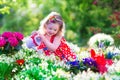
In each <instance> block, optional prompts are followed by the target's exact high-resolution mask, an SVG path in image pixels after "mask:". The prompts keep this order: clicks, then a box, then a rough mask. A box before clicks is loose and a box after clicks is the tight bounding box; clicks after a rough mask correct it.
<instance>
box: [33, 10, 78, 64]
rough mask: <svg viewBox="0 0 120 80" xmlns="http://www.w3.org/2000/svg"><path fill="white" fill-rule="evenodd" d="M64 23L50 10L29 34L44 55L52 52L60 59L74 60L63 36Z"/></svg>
mask: <svg viewBox="0 0 120 80" xmlns="http://www.w3.org/2000/svg"><path fill="white" fill-rule="evenodd" d="M64 31H65V24H64V21H63V19H62V17H61V16H60V14H58V13H56V12H51V13H50V14H49V15H48V16H47V17H46V18H45V19H43V20H42V22H41V25H40V28H39V30H38V31H37V32H34V33H33V34H32V35H31V39H32V41H33V43H34V46H36V48H37V50H38V51H39V50H41V49H42V50H43V51H44V53H45V55H47V56H49V55H50V54H54V55H55V56H57V57H59V58H60V60H64V61H65V62H67V61H75V60H76V54H75V53H74V52H72V50H71V49H70V47H69V46H68V45H67V43H66V40H65V38H64Z"/></svg>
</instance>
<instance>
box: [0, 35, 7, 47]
mask: <svg viewBox="0 0 120 80" xmlns="http://www.w3.org/2000/svg"><path fill="white" fill-rule="evenodd" d="M5 44H6V41H5V39H4V37H0V47H3V46H4V45H5Z"/></svg>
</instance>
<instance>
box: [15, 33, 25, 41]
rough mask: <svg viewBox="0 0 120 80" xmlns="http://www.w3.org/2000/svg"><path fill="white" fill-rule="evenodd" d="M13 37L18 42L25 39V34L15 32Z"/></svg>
mask: <svg viewBox="0 0 120 80" xmlns="http://www.w3.org/2000/svg"><path fill="white" fill-rule="evenodd" d="M13 35H14V36H15V37H16V38H17V39H18V40H22V39H23V37H24V36H23V34H22V33H20V32H14V33H13Z"/></svg>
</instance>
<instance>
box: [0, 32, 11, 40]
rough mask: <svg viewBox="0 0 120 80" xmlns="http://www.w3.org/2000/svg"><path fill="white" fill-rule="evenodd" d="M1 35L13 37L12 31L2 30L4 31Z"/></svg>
mask: <svg viewBox="0 0 120 80" xmlns="http://www.w3.org/2000/svg"><path fill="white" fill-rule="evenodd" d="M2 37H4V38H7V39H8V38H9V37H13V33H12V32H4V33H3V34H2Z"/></svg>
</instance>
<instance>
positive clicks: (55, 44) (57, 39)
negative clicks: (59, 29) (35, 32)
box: [39, 34, 62, 51]
mask: <svg viewBox="0 0 120 80" xmlns="http://www.w3.org/2000/svg"><path fill="white" fill-rule="evenodd" d="M39 36H40V38H41V40H42V41H43V42H44V44H45V45H46V46H47V48H48V49H50V50H52V51H55V50H56V49H57V48H58V47H59V45H60V40H61V38H62V37H60V36H56V37H55V39H54V41H53V43H51V42H50V41H49V40H48V39H47V38H46V37H45V36H44V35H42V34H40V35H39Z"/></svg>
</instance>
